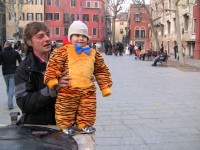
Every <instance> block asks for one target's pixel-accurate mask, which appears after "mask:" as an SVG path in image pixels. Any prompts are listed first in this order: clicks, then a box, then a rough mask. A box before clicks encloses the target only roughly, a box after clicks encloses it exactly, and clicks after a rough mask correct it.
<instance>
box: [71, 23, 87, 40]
mask: <svg viewBox="0 0 200 150" xmlns="http://www.w3.org/2000/svg"><path fill="white" fill-rule="evenodd" d="M73 34H80V35H85V36H86V37H87V38H88V39H89V35H88V27H87V25H86V24H84V23H83V22H82V21H80V20H77V21H74V22H73V23H72V24H71V25H70V27H69V31H68V41H69V42H71V36H72V35H73Z"/></svg>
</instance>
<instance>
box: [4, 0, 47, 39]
mask: <svg viewBox="0 0 200 150" xmlns="http://www.w3.org/2000/svg"><path fill="white" fill-rule="evenodd" d="M7 1H9V0H7ZM15 2H16V3H15V4H14V7H12V4H9V3H7V4H6V7H7V9H6V36H7V40H10V41H14V40H20V41H22V40H23V32H24V28H25V26H26V24H27V23H29V22H32V21H44V1H43V0H24V2H23V4H21V6H22V8H19V6H20V5H18V4H19V2H21V0H16V1H15ZM20 9H21V13H20ZM13 10H14V11H13ZM12 12H14V13H13V14H14V15H15V16H16V17H12ZM20 14H21V16H20ZM17 23H18V25H17ZM17 26H18V32H17V29H16V27H17ZM14 35H17V36H16V38H15V37H14Z"/></svg>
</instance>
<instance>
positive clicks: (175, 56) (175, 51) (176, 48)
mask: <svg viewBox="0 0 200 150" xmlns="http://www.w3.org/2000/svg"><path fill="white" fill-rule="evenodd" d="M177 53H178V45H177V43H176V42H174V58H175V59H176V58H177Z"/></svg>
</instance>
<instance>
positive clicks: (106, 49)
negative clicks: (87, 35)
mask: <svg viewBox="0 0 200 150" xmlns="http://www.w3.org/2000/svg"><path fill="white" fill-rule="evenodd" d="M104 47H105V54H106V55H107V54H108V41H105V43H104Z"/></svg>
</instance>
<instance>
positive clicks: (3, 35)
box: [0, 1, 6, 46]
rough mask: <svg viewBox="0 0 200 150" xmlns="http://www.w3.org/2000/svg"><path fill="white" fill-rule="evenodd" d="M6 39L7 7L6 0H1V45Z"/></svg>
mask: <svg viewBox="0 0 200 150" xmlns="http://www.w3.org/2000/svg"><path fill="white" fill-rule="evenodd" d="M5 41H6V9H5V1H4V2H3V1H0V45H1V46H3V44H4V42H5Z"/></svg>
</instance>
